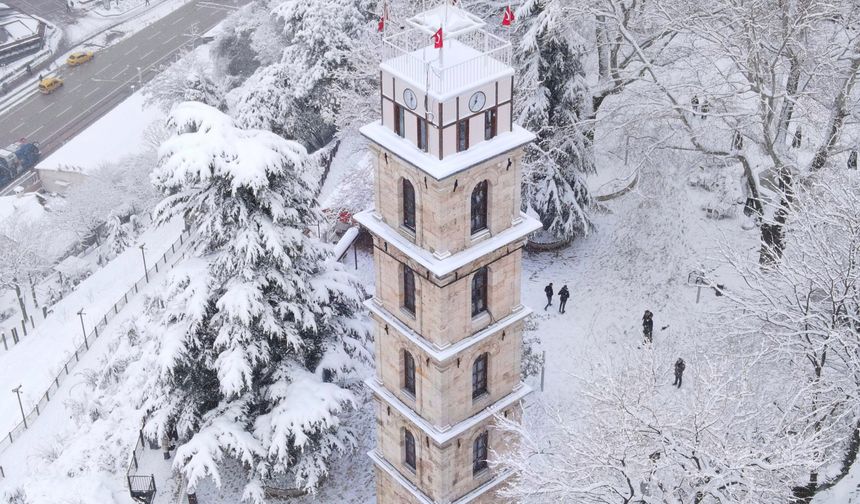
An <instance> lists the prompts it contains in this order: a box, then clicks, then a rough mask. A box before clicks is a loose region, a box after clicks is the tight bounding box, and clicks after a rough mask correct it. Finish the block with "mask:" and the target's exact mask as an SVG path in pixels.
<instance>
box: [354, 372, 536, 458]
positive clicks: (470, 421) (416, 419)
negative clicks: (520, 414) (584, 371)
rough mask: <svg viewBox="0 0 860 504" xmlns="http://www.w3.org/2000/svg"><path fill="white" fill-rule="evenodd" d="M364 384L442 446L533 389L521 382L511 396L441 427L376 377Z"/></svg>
mask: <svg viewBox="0 0 860 504" xmlns="http://www.w3.org/2000/svg"><path fill="white" fill-rule="evenodd" d="M364 384H365V385H367V388H369V389H370V390H371V391H372V392H373V394H374V395H375V396H376V397H378V398H379V399H381V400H383V401H384V402H385V403H386V404H388V405H390V406H391V407H393V408H394V409H396V410H397V411H398V412H399V413H400V414H401V415H403V417H405V418H407V419H408V420H409V421H410V422H411V423H412V424H413V425H415V426H416V427H418V428H419V429H421V431H422V432H423V433H424V434H426V435H427V437H429V438H430V439H432V440H433V442H434V443H436V444H437V445H440V446H441V445H445V444H447V443H449V442H451V441H452V440H454V439H456V438H457V437H458V436H461V435H463V434H464V433H466V432H468V430H469V429H471V428H473V427H475V426H477V425H481V424H482V423H484V422H486V421H487V420H488V419H490V418H491V417H492V416H494V415H497V414H499V413H501V412H502V411H504V410H505V409H507V408H509V407H511V406H513V405H515V404H518V403H519V401H521V400H523V399H524V398H525V397H526V396H527V395H529V394H531V393H532V388H531V387H529V386H528V385H526V384H525V382H520V383H519V385H518V386H517V387H515V388H514V389H513V391H512V392H511V393H510V394H508V395H506V396H504V397H502V398H500V399H499V400H497V401H496V402H494V403H492V404H490V405H489V406H487V407H486V408H484V409H482V410H481V411H479V412H477V413H475V414H474V415H472V416H470V417H469V418H466V419H465V420H462V421H460V422H458V423H456V424H454V425H444V426H441V427H439V426H436V425H433V424H432V423H430V422H428V421H427V420H426V419H425V418H424V417H422V416H421V415H419V414H418V413H416V412H415V410H413V409H412V408H410V407H409V406H407V405H406V403H404V402H403V401H401V400H400V399H398V398H397V396H395V395H394V394H392V393H391V392H390V391H389V390H388V389H387V388H385V386H384V385H383V384H382V383H380V382H379V380H377V379H376V377H370V378H368V379H366V380H365V381H364Z"/></svg>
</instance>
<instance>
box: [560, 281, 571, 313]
mask: <svg viewBox="0 0 860 504" xmlns="http://www.w3.org/2000/svg"><path fill="white" fill-rule="evenodd" d="M569 297H570V291H569V290H567V285H565V286H563V287H562V288H561V290H560V291H558V312H559V313H564V307H565V306H566V305H567V298H569Z"/></svg>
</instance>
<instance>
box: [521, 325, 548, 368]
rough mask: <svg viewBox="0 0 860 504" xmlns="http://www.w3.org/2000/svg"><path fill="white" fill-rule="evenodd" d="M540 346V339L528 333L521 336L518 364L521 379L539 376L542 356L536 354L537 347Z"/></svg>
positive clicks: (542, 364)
mask: <svg viewBox="0 0 860 504" xmlns="http://www.w3.org/2000/svg"><path fill="white" fill-rule="evenodd" d="M539 345H540V338H538V337H537V336H535V335H532V334H530V333H525V334H524V335H523V354H522V361H521V363H520V369H521V372H522V376H523V378H527V377H529V376H537V375H539V374H540V372H541V369H543V366H544V358H543V354H541V353H538V351H537V347H538V346H539Z"/></svg>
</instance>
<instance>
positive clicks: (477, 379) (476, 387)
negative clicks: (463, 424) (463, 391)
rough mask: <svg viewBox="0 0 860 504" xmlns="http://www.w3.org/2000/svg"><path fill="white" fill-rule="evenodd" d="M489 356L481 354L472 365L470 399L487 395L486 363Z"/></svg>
mask: <svg viewBox="0 0 860 504" xmlns="http://www.w3.org/2000/svg"><path fill="white" fill-rule="evenodd" d="M488 360H489V356H488V355H487V354H486V353H483V354H481V355H480V356H478V358H477V359H475V362H474V363H473V364H472V399H477V398H479V397H481V396H482V395H484V394H486V393H487V361H488Z"/></svg>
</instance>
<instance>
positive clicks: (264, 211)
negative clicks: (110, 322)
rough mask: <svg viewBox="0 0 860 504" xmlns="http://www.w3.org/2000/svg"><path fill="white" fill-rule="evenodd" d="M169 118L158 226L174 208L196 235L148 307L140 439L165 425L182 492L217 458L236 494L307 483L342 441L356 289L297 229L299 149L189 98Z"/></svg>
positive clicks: (305, 212)
mask: <svg viewBox="0 0 860 504" xmlns="http://www.w3.org/2000/svg"><path fill="white" fill-rule="evenodd" d="M168 124H169V126H170V127H171V129H173V130H174V131H175V135H174V136H173V137H172V138H170V139H169V140H167V141H166V142H165V143H164V145H163V146H162V148H161V151H160V155H161V158H160V161H159V165H158V167H157V168H156V170H155V172H154V173H153V182H154V183H155V185H156V186H157V187H158V188H159V189H160V190H162V191H163V192H164V193H165V194H167V197H166V199H165V200H164V201H163V202H162V203H161V204H160V205H159V206H158V207H157V209H156V221H157V222H158V223H165V222H167V221H169V220H171V219H173V218H176V217H180V216H181V217H184V218H185V220H186V222H187V224H188V225H189V226H190V227H191V228H192V229H193V230H194V231H193V233H192V237H191V238H190V243H189V245H188V246H189V247H190V252H191V256H192V258H191V259H189V260H187V261H186V262H185V263H183V264H180V265H178V266H177V267H176V268H175V269H174V270H173V272H172V273H171V276H170V279H169V280H168V281H167V285H166V286H165V289H164V291H163V292H162V293H160V294H159V295H158V296H156V298H155V299H154V301H153V302H152V303H151V306H152V307H153V308H152V309H153V314H152V316H153V318H154V320H156V321H157V323H158V324H159V325H160V326H161V327H160V329H159V330H160V331H162V333H163V334H164V336H163V338H162V341H161V343H160V356H159V359H160V362H161V369H160V374H159V379H158V386H157V387H153V393H152V394H151V396H150V398H149V400H148V404H147V408H148V410H150V411H151V416H150V421H149V423H148V425H147V434H148V435H150V436H152V437H154V438H156V439H161V438H162V436H163V435H164V434H165V433H169V432H171V431H172V430H173V429H175V430H176V432H177V433H178V435H179V438H180V439H181V442H180V446H179V447H178V449H177V453H176V462H175V466H176V467H177V469H179V470H181V471H182V473H183V474H184V475H185V477H186V478H187V479H188V482H189V486H190V488H191V489H193V488H194V487H195V486H196V485H197V484H198V482H199V481H200V480H201V478H204V477H212V478H213V479H214V481H215V482H216V483H219V482H220V472H219V471H220V467H219V465H220V464H219V463H220V462H221V461H222V460H223V458H225V457H226V458H232V459H235V460H238V461H240V462H241V463H242V466H243V467H244V468H245V469H246V470H247V477H248V483H247V486H246V488H245V499H247V500H253V501H254V502H262V501H263V499H264V497H263V486H264V484H265V483H266V482H267V481H271V480H273V479H277V480H283V479H284V478H288V479H292V481H293V482H294V484H295V485H297V486H298V487H300V488H304V489H308V490H312V489H313V488H315V487H316V486H317V485H318V484H319V483H320V481H321V479H322V478H323V477H324V476H325V474H326V473H327V470H328V462H329V459H330V458H331V457H332V455H334V454H335V453H337V452H340V451H342V450H346V449H348V448H350V447H351V446H352V443H353V437H352V435H351V433H350V432H348V431H347V430H346V429H345V428H343V426H342V423H341V421H342V416H343V415H345V414H347V412H348V411H349V408H350V407H351V405H352V404H353V403H354V396H353V393H352V392H351V391H350V390H349V386H350V385H351V382H350V380H352V379H353V378H352V374H351V371H352V370H353V369H354V367H355V366H356V365H357V364H358V362H359V361H360V360H362V359H366V358H367V355H366V349H365V348H364V346H363V339H364V338H365V337H366V335H367V330H366V327H365V326H364V325H363V323H360V322H358V321H357V320H358V319H360V317H359V315H358V314H357V312H359V310H360V307H361V304H360V303H361V300H362V294H361V291H360V288H359V287H358V285H357V284H356V283H354V281H353V280H352V278H351V277H350V276H348V275H347V274H346V273H344V272H343V270H342V268H341V266H340V265H339V264H338V263H337V262H336V261H334V260H333V258H332V256H331V251H330V249H329V248H328V247H327V246H326V245H324V244H322V243H320V242H318V241H316V240H314V239H312V238H310V237H309V236H308V235H307V234H306V233H305V229H306V226H307V223H309V222H315V221H316V220H317V219H318V216H317V215H316V211H315V209H314V201H313V191H312V189H311V187H312V185H313V183H312V181H310V180H308V178H309V176H308V171H307V170H306V163H307V154H306V151H305V149H304V148H303V147H302V146H301V145H299V144H297V143H295V142H292V141H288V140H285V139H283V138H280V137H278V136H277V135H275V134H273V133H271V132H266V131H259V130H244V129H240V128H238V127H236V126H235V125H234V123H233V121H232V120H231V119H230V118H229V117H228V116H226V115H224V114H223V113H221V112H219V111H218V110H216V109H214V108H212V107H209V106H206V105H203V104H201V103H196V102H186V103H182V104H180V105H178V106H177V107H175V108H174V109H173V111H172V112H171V115H170V118H169V120H168ZM162 306H163V308H162Z"/></svg>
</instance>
